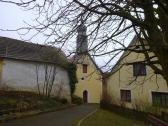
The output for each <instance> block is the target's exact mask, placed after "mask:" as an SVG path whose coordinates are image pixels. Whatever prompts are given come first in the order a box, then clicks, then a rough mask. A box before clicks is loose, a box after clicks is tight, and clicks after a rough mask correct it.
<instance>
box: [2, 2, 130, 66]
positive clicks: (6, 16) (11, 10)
mask: <svg viewBox="0 0 168 126" xmlns="http://www.w3.org/2000/svg"><path fill="white" fill-rule="evenodd" d="M0 12H1V13H0V19H1V21H0V29H17V28H20V27H23V26H25V23H24V21H26V22H28V23H34V22H33V19H34V17H35V15H34V14H33V13H34V12H33V11H24V10H23V9H22V8H20V7H18V6H16V5H13V4H7V3H0ZM0 36H5V37H10V38H15V39H24V40H27V39H29V38H30V37H31V34H29V36H24V37H23V36H22V38H21V37H20V35H19V34H18V33H17V32H14V31H13V32H12V31H10V32H9V31H8V32H7V31H0ZM73 41H76V40H73ZM129 41H130V40H129ZM31 42H33V43H39V44H44V39H43V36H42V35H38V36H37V37H35V38H33V39H32V40H31ZM67 47H70V45H66V46H65V47H64V51H65V52H66V51H68V48H67ZM70 48H71V47H70ZM73 48H74V45H73ZM118 58H119V56H118V57H117V58H116V59H115V60H114V62H113V64H114V63H115V62H116V60H117V59H118ZM107 60H108V57H99V58H96V62H97V64H98V65H100V66H101V65H102V64H104V63H105V62H106V61H107Z"/></svg>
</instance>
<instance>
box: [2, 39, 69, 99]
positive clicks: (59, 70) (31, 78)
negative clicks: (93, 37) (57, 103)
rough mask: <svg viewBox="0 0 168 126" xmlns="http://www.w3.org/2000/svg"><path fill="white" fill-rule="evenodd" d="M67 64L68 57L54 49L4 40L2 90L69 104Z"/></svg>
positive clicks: (13, 40)
mask: <svg viewBox="0 0 168 126" xmlns="http://www.w3.org/2000/svg"><path fill="white" fill-rule="evenodd" d="M62 62H63V63H62ZM65 62H67V59H66V57H65V55H64V54H63V53H62V51H61V50H59V49H56V48H55V47H51V46H43V45H38V44H33V43H27V42H23V41H20V40H15V39H10V38H5V37H1V38H0V88H1V89H3V90H17V91H22V90H24V91H34V92H37V93H39V94H44V95H51V96H58V97H61V98H66V99H68V100H69V101H70V100H71V97H70V86H69V77H68V73H67V70H66V69H65V66H66V63H65ZM62 64H64V65H62Z"/></svg>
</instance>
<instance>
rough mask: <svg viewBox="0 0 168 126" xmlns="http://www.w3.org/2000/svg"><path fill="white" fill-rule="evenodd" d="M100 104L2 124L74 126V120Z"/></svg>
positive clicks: (1, 125)
mask: <svg viewBox="0 0 168 126" xmlns="http://www.w3.org/2000/svg"><path fill="white" fill-rule="evenodd" d="M97 107H98V106H95V105H82V106H77V107H73V108H68V109H65V110H60V111H56V112H50V113H45V114H41V115H37V116H32V117H27V118H23V119H17V120H13V121H10V122H6V123H3V124H0V126H73V124H74V122H76V121H77V120H79V119H80V118H82V117H84V116H85V115H87V114H88V113H90V112H92V111H94V110H96V108H97Z"/></svg>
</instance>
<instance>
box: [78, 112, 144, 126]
mask: <svg viewBox="0 0 168 126" xmlns="http://www.w3.org/2000/svg"><path fill="white" fill-rule="evenodd" d="M81 126H145V125H144V123H143V122H142V121H139V120H135V119H132V118H127V115H123V116H121V115H118V114H116V113H113V112H110V111H107V110H102V109H100V110H98V111H97V112H96V113H94V114H93V115H91V116H90V117H88V118H87V119H85V120H84V121H83V122H82V124H81Z"/></svg>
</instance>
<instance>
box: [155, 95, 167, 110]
mask: <svg viewBox="0 0 168 126" xmlns="http://www.w3.org/2000/svg"><path fill="white" fill-rule="evenodd" d="M152 102H153V105H155V106H165V107H168V93H166V92H152Z"/></svg>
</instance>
